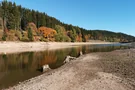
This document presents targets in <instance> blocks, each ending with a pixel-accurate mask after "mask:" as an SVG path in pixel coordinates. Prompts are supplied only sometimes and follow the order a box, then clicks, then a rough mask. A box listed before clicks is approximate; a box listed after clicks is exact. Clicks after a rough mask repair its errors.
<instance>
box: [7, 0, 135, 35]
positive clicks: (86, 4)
mask: <svg viewBox="0 0 135 90" xmlns="http://www.w3.org/2000/svg"><path fill="white" fill-rule="evenodd" d="M8 1H13V2H16V3H17V4H19V5H22V6H23V7H26V8H29V9H35V10H38V11H41V12H45V13H47V14H48V15H50V16H53V17H55V18H57V19H59V20H60V21H62V22H64V23H68V24H72V25H76V26H79V27H83V28H85V29H88V30H90V29H102V30H109V31H114V32H123V33H126V34H130V35H134V36H135V0H8Z"/></svg>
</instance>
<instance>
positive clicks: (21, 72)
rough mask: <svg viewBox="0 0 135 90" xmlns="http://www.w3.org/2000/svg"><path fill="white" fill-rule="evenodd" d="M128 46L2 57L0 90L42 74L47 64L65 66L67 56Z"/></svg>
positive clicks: (93, 46) (78, 48)
mask: <svg viewBox="0 0 135 90" xmlns="http://www.w3.org/2000/svg"><path fill="white" fill-rule="evenodd" d="M120 48H128V46H121V45H120V44H115V45H112V44H110V45H86V46H79V47H72V48H66V49H60V50H47V51H42V52H24V53H17V54H7V55H6V54H2V55H0V89H2V88H5V87H8V86H11V85H14V84H16V83H18V82H20V81H24V80H26V79H29V78H31V77H35V76H37V75H40V74H42V73H41V72H39V71H38V69H39V68H41V67H42V66H43V65H45V64H49V66H50V68H51V69H55V68H58V67H60V66H61V65H63V61H64V59H65V58H66V56H67V55H70V56H74V57H78V56H79V54H80V51H82V52H83V54H87V53H91V52H106V51H112V50H116V49H120Z"/></svg>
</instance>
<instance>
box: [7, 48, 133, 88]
mask: <svg viewBox="0 0 135 90" xmlns="http://www.w3.org/2000/svg"><path fill="white" fill-rule="evenodd" d="M122 52H123V51H121V52H120V51H113V52H109V53H93V54H87V55H84V56H81V57H79V58H77V59H76V60H74V61H71V62H69V63H67V64H65V65H64V66H62V67H60V68H58V69H55V70H51V71H49V72H48V73H44V74H43V75H41V76H38V77H35V78H32V79H30V80H27V81H25V82H23V83H20V84H19V85H17V86H14V87H11V88H10V89H9V90H135V88H134V86H133V84H135V83H134V82H132V84H131V83H129V82H128V80H127V79H126V78H125V77H122V73H121V72H118V73H115V72H114V71H113V70H115V67H113V66H115V65H112V66H111V65H110V63H111V64H114V63H113V62H111V61H107V60H112V58H110V59H109V58H108V56H109V55H114V56H116V55H118V54H121V53H122ZM124 52H125V53H126V54H127V51H124ZM105 55H106V56H105ZM121 55H125V54H121ZM103 56H104V57H103ZM112 57H113V56H112ZM120 57H122V56H120ZM128 57H129V56H128ZM107 58H108V59H107ZM123 58H127V56H125V57H123ZM123 58H121V60H122V59H123ZM131 58H132V56H131V57H130V59H131ZM116 59H118V57H117V58H116ZM104 60H106V63H105V61H104ZM107 63H108V65H109V66H111V67H112V69H110V68H111V67H110V68H109V66H106V65H105V64H107ZM107 67H108V68H107ZM106 68H107V69H106ZM119 69H120V70H121V67H120V68H119ZM130 69H131V68H130ZM133 69H134V68H133ZM109 70H110V71H111V73H110V72H109ZM132 74H133V73H132ZM129 78H130V76H129ZM132 80H133V79H132Z"/></svg>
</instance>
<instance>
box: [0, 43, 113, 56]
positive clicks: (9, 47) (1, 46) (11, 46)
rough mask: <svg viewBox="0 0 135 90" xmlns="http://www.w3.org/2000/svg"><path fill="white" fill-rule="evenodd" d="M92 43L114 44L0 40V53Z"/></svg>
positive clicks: (42, 49) (52, 48) (53, 48)
mask: <svg viewBox="0 0 135 90" xmlns="http://www.w3.org/2000/svg"><path fill="white" fill-rule="evenodd" d="M93 44H115V42H114V43H112V42H102V41H97V42H74V43H72V42H0V54H8V53H17V52H28V51H44V50H55V49H62V48H70V47H73V46H79V45H93Z"/></svg>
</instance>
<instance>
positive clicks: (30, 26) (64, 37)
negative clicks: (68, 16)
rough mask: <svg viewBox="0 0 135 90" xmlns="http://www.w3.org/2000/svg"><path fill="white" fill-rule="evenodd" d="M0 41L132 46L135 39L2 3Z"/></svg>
mask: <svg viewBox="0 0 135 90" xmlns="http://www.w3.org/2000/svg"><path fill="white" fill-rule="evenodd" d="M0 29H1V30H0V40H7V41H57V42H82V41H83V42H86V41H89V40H102V41H110V42H133V41H135V37H134V36H131V35H127V34H123V33H115V32H110V31H107V30H86V29H84V28H80V27H78V26H73V25H71V24H70V25H69V24H65V23H62V22H61V21H60V20H57V19H56V18H54V17H51V16H48V15H47V14H46V13H43V12H39V11H35V10H30V9H27V8H24V7H22V6H21V5H19V6H18V5H16V3H12V2H8V1H3V2H1V3H0Z"/></svg>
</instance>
